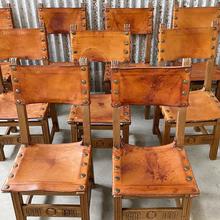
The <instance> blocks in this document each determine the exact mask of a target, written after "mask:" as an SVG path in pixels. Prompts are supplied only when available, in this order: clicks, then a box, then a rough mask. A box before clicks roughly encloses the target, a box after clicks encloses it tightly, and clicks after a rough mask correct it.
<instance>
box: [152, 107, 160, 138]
mask: <svg viewBox="0 0 220 220" xmlns="http://www.w3.org/2000/svg"><path fill="white" fill-rule="evenodd" d="M160 115H161V109H160V106H155V109H154V119H153V134H158V130H159V123H160Z"/></svg>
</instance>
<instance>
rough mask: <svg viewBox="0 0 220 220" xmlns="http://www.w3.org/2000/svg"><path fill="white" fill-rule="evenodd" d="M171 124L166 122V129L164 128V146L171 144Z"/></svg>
mask: <svg viewBox="0 0 220 220" xmlns="http://www.w3.org/2000/svg"><path fill="white" fill-rule="evenodd" d="M170 129H171V126H170V123H169V122H168V121H166V120H165V122H164V128H163V135H162V144H163V145H165V144H169V143H170Z"/></svg>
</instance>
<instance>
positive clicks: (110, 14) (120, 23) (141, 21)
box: [104, 4, 153, 119]
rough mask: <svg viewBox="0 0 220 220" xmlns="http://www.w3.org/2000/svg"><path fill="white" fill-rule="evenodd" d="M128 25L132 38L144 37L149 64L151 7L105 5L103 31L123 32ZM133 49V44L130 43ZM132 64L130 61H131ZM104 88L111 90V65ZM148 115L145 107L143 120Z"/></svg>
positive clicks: (151, 30) (146, 58) (108, 67)
mask: <svg viewBox="0 0 220 220" xmlns="http://www.w3.org/2000/svg"><path fill="white" fill-rule="evenodd" d="M125 24H129V25H130V32H131V34H132V35H133V36H136V35H145V36H146V41H145V48H146V53H145V63H146V64H149V63H150V56H151V49H152V48H151V43H152V34H153V6H149V8H110V6H109V5H108V4H107V5H106V7H105V29H106V30H108V31H123V29H124V25H125ZM131 44H132V45H131V47H133V44H134V42H131ZM131 62H132V60H131ZM135 65H136V66H137V67H138V66H140V65H142V64H141V63H140V64H139V63H137V64H135ZM104 80H105V84H106V88H107V90H108V91H110V90H111V88H110V86H108V85H110V80H111V65H110V64H107V65H106V66H105V76H104ZM149 115H150V106H146V107H145V118H146V119H148V118H149Z"/></svg>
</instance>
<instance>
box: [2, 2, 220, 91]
mask: <svg viewBox="0 0 220 220" xmlns="http://www.w3.org/2000/svg"><path fill="white" fill-rule="evenodd" d="M82 2H85V3H87V13H88V17H87V18H88V28H90V29H93V30H95V29H99V30H103V28H104V22H103V6H104V3H108V4H110V5H111V7H130V8H132V7H137V8H140V7H146V6H147V5H148V4H149V3H152V4H153V6H154V8H155V9H154V20H153V28H154V34H153V40H152V47H153V48H152V56H151V62H152V64H156V60H157V59H156V58H157V34H158V28H159V25H160V23H161V22H163V23H165V24H166V25H167V26H168V27H170V26H171V21H172V8H173V5H174V0H85V1H83V0H54V1H51V0H28V1H27V0H0V7H6V4H7V3H11V5H12V8H13V18H14V24H15V27H17V28H31V27H38V26H39V23H38V16H37V5H38V4H39V3H43V4H44V5H45V6H46V7H79V6H80V4H81V3H82ZM217 2H218V1H217V0H196V1H193V0H179V4H180V5H181V6H183V5H184V6H186V7H198V6H214V5H216V4H217ZM133 40H134V42H135V45H134V47H133V48H132V57H133V60H134V61H135V62H141V61H144V58H145V51H146V50H145V40H146V39H145V37H143V36H135V37H133ZM219 50H220V49H219V48H218V56H217V63H218V64H219V63H220V54H219V53H220V51H219ZM49 51H50V54H51V55H50V56H51V57H50V59H51V60H52V61H55V62H57V61H70V58H69V53H70V43H69V38H68V37H66V36H61V35H56V36H55V35H52V36H50V37H49ZM22 63H25V64H28V62H27V61H23V62H22ZM33 63H35V62H33ZM91 69H92V71H91V78H92V83H91V85H92V91H102V90H103V86H102V81H103V71H102V70H103V65H102V64H100V63H95V64H92V65H91Z"/></svg>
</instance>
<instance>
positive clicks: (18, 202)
mask: <svg viewBox="0 0 220 220" xmlns="http://www.w3.org/2000/svg"><path fill="white" fill-rule="evenodd" d="M11 198H12V202H13V206H14V210H15V215H16V220H27V217H25V215H24V213H23V209H22V205H23V199H22V195H21V194H20V193H18V192H12V193H11Z"/></svg>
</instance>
